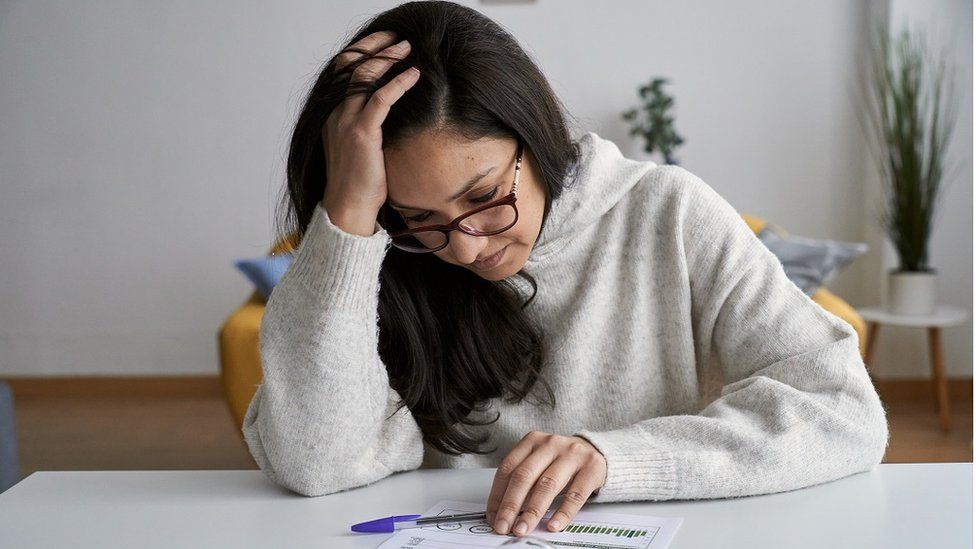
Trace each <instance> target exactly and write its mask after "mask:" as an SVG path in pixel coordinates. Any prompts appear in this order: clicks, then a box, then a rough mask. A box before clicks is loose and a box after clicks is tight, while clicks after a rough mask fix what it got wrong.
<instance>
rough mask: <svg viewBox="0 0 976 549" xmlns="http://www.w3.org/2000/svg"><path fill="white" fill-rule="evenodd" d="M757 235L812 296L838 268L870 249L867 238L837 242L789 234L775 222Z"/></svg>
mask: <svg viewBox="0 0 976 549" xmlns="http://www.w3.org/2000/svg"><path fill="white" fill-rule="evenodd" d="M757 236H758V237H759V240H761V241H762V243H763V244H765V245H766V247H767V248H769V250H770V251H771V252H773V254H774V255H775V256H776V257H777V258H778V259H779V261H780V263H782V264H783V270H784V271H786V277H787V278H789V279H790V280H791V281H793V283H794V284H796V285H797V287H799V288H800V289H801V290H803V293H805V294H807V295H808V296H812V295H813V294H814V293H815V292H816V291H817V288H819V287H820V286H822V285H824V284H826V283H827V282H829V281H830V280H831V279H832V278H833V277H834V275H835V274H837V272H838V271H840V270H841V269H842V268H844V267H845V266H847V265H848V264H849V263H850V262H852V261H854V259H855V258H857V257H858V256H859V255H861V254H863V253H865V252H867V251H868V245H867V244H865V243H864V242H838V241H836V240H817V239H815V238H805V237H802V236H795V235H790V234H787V232H786V231H784V230H783V229H781V228H779V227H777V226H775V225H773V224H772V223H769V224H767V225H766V227H764V228H763V229H762V230H761V231H759V233H758V234H757Z"/></svg>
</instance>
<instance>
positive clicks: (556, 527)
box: [549, 520, 563, 530]
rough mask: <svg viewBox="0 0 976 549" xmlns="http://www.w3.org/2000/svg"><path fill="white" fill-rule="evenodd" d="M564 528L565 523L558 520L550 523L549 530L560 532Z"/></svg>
mask: <svg viewBox="0 0 976 549" xmlns="http://www.w3.org/2000/svg"><path fill="white" fill-rule="evenodd" d="M562 527H563V523H561V522H559V521H558V520H551V521H549V528H551V529H553V530H559V529H560V528H562Z"/></svg>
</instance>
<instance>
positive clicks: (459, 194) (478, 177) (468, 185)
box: [389, 166, 498, 211]
mask: <svg viewBox="0 0 976 549" xmlns="http://www.w3.org/2000/svg"><path fill="white" fill-rule="evenodd" d="M497 167H498V166H492V167H490V168H488V169H487V170H485V171H483V172H481V173H479V174H475V176H474V177H472V178H471V179H469V180H468V181H467V182H466V183H465V184H464V185H462V186H461V189H460V190H459V191H458V192H456V193H454V195H453V196H451V198H450V199H448V202H454V201H455V200H457V199H458V198H461V197H462V196H464V195H465V194H467V192H468V191H470V190H471V189H473V188H474V186H475V185H477V184H478V182H479V181H481V180H482V179H484V178H485V177H487V176H488V175H489V174H490V173H491V172H493V171H495V168H497ZM389 202H390V206H393V207H394V208H397V209H399V210H420V211H426V208H415V207H413V206H404V205H403V204H397V203H396V202H394V201H392V200H390V201H389Z"/></svg>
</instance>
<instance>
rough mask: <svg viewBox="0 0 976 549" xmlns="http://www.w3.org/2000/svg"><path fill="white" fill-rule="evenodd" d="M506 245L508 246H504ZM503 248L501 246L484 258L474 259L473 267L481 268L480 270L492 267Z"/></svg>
mask: <svg viewBox="0 0 976 549" xmlns="http://www.w3.org/2000/svg"><path fill="white" fill-rule="evenodd" d="M507 247H508V246H505V248H507ZM505 248H502V249H501V250H498V251H497V252H495V253H493V254H492V255H490V256H488V257H486V258H485V259H484V260H478V261H475V262H474V267H475V268H476V269H481V270H484V269H489V268H491V267H493V266H494V265H495V264H496V263H497V262H498V260H499V259H500V258H501V256H502V253H503V252H504V251H505Z"/></svg>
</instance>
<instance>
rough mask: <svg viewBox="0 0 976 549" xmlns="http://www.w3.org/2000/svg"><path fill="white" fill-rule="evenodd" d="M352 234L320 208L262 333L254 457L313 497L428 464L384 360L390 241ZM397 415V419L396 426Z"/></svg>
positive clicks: (249, 431) (380, 233) (252, 410)
mask: <svg viewBox="0 0 976 549" xmlns="http://www.w3.org/2000/svg"><path fill="white" fill-rule="evenodd" d="M376 229H377V232H376V233H375V234H373V235H371V236H368V237H366V236H361V235H355V234H351V233H347V232H345V231H343V230H341V229H339V228H338V227H336V226H335V225H334V224H332V222H331V220H330V219H329V217H328V213H327V211H326V210H325V209H324V208H322V206H321V205H318V206H316V208H315V212H314V214H313V216H312V219H311V221H310V223H309V226H308V228H307V230H306V232H305V235H304V237H303V238H302V241H301V242H300V243H299V245H298V247H297V248H296V250H295V253H294V258H293V260H292V262H291V264H290V265H289V268H288V270H287V271H286V272H285V274H284V275H283V276H282V278H281V280H280V281H279V282H278V284H277V285H276V286H275V288H274V290H273V291H272V293H271V295H270V297H269V299H268V303H267V306H266V307H265V311H264V316H263V318H262V320H261V328H260V335H259V340H260V354H261V362H262V369H263V374H264V377H263V379H262V382H261V384H260V385H259V386H258V389H257V392H256V393H255V394H254V397H253V398H252V400H251V402H250V404H249V405H248V409H247V412H246V414H245V416H244V424H243V428H242V430H243V433H244V439H245V441H246V442H247V445H248V448H249V449H250V452H251V455H252V456H253V457H254V460H255V461H256V462H257V464H258V466H259V467H260V468H261V470H262V471H264V473H265V475H267V476H268V477H269V478H270V479H271V480H272V481H274V482H275V483H277V484H279V485H281V486H283V487H285V488H288V489H290V490H292V491H294V492H298V493H300V494H302V495H306V496H319V495H324V494H330V493H333V492H337V491H340V490H346V489H348V488H353V487H357V486H362V485H365V484H368V483H371V482H374V481H376V480H378V479H381V478H383V477H386V476H388V475H390V474H392V473H395V472H397V471H405V470H411V469H416V468H418V467H419V466H420V464H421V461H422V458H423V442H422V436H421V431H420V428H419V426H418V425H417V423H416V421H415V420H414V417H413V415H412V414H411V413H410V411H409V409H408V408H407V407H406V406H403V407H402V408H400V409H399V410H397V406H396V403H397V401H398V400H399V394H398V393H397V392H396V391H395V390H394V389H392V388H391V387H390V384H389V377H388V375H387V372H386V367H385V366H384V364H383V362H382V361H381V359H380V356H379V352H378V332H379V328H378V323H377V315H378V299H379V298H378V296H379V287H380V283H379V273H380V267H381V266H382V263H383V259H384V257H385V255H386V251H387V250H388V249H389V247H390V243H391V241H390V238H389V235H388V234H387V232H386V231H385V230H383V229H382V228H381V227H380V226H379V224H378V223H377V224H376ZM388 416H389V417H388Z"/></svg>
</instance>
